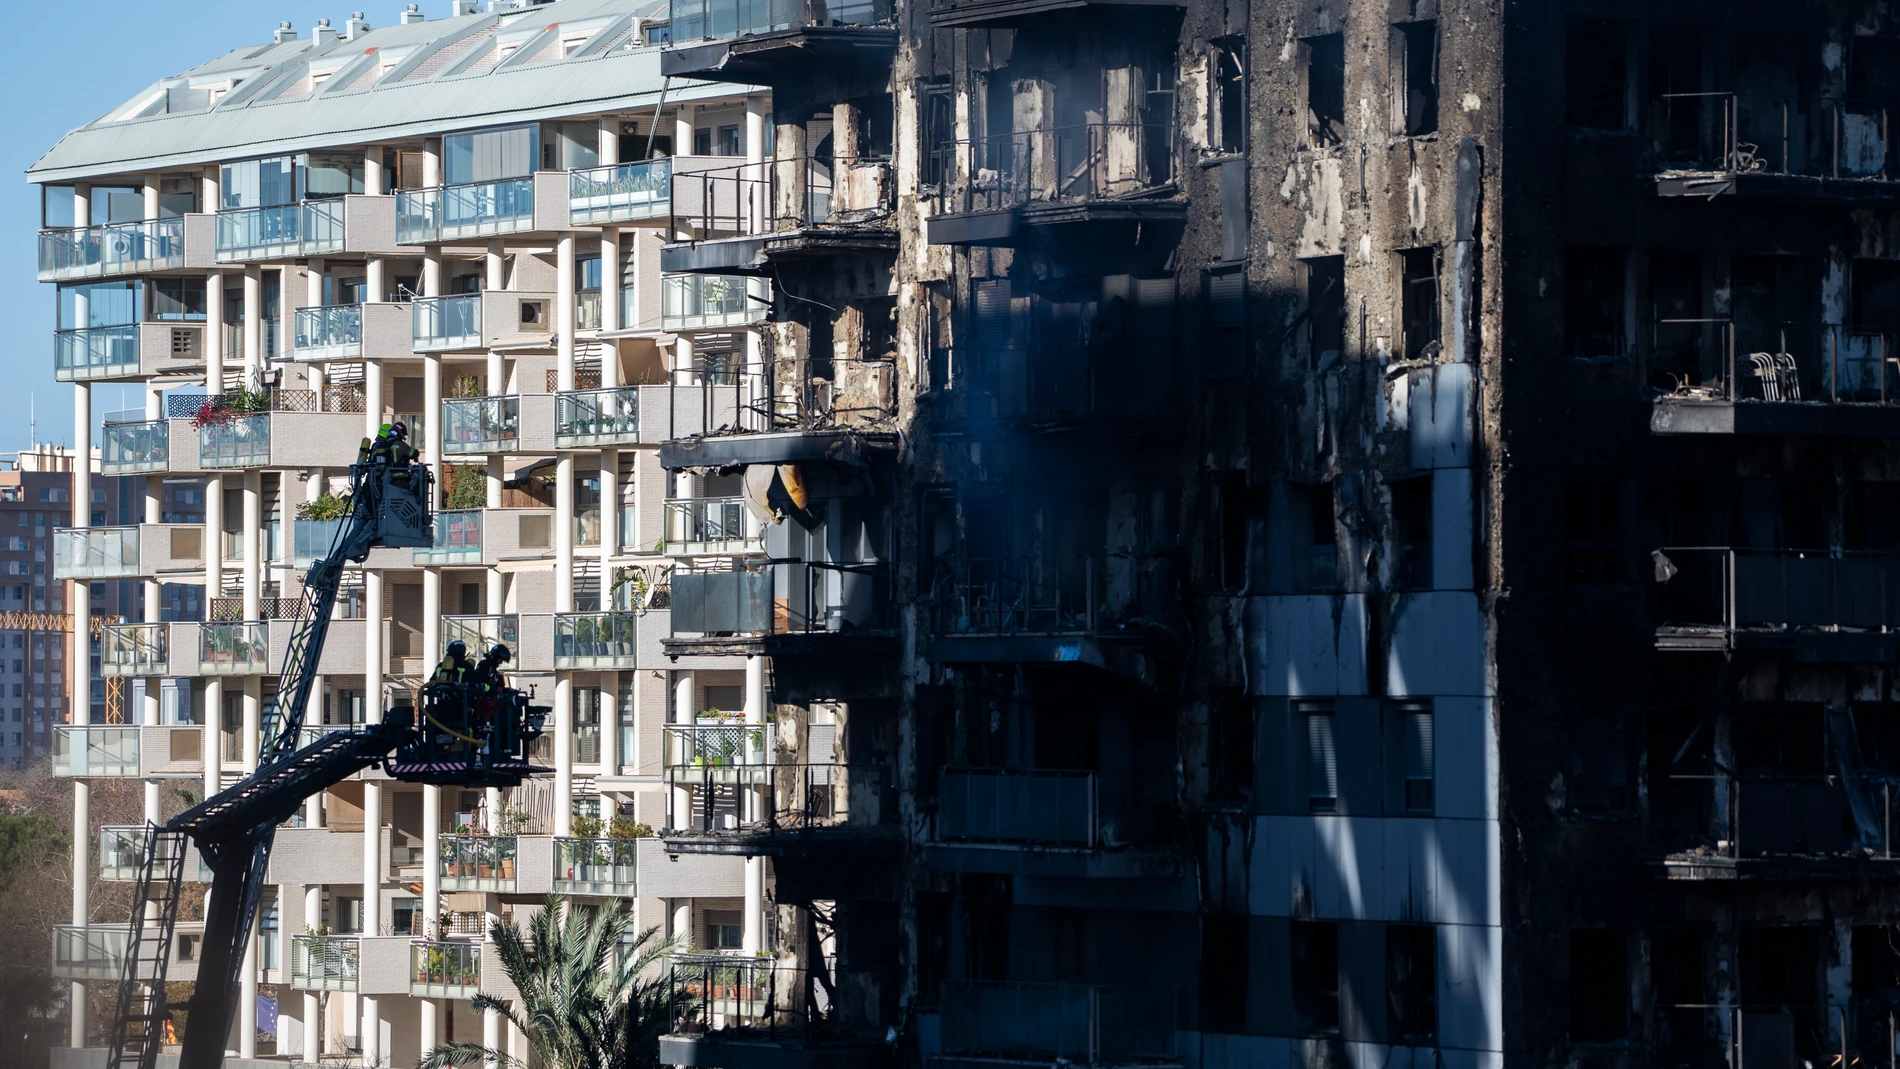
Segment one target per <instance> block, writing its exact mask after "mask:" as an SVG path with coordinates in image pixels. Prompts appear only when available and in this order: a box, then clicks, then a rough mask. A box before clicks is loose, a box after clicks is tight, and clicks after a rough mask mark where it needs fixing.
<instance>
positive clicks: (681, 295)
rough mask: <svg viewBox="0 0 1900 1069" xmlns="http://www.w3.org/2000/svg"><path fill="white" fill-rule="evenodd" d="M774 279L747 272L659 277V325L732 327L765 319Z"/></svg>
mask: <svg viewBox="0 0 1900 1069" xmlns="http://www.w3.org/2000/svg"><path fill="white" fill-rule="evenodd" d="M771 310H772V283H771V282H769V281H767V280H766V279H763V278H753V277H748V276H744V275H695V274H678V275H666V276H663V277H662V278H661V279H660V329H661V330H665V331H668V332H671V333H680V332H682V331H690V330H730V329H732V328H734V327H746V326H751V325H753V324H755V323H763V322H765V317H766V314H767V313H768V312H770V311H771Z"/></svg>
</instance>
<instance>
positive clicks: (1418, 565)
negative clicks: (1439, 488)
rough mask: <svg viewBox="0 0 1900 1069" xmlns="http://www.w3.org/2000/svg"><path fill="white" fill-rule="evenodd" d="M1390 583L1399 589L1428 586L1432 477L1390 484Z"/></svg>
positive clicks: (1427, 476)
mask: <svg viewBox="0 0 1900 1069" xmlns="http://www.w3.org/2000/svg"><path fill="white" fill-rule="evenodd" d="M1388 489H1389V490H1390V492H1391V494H1392V582H1393V584H1394V585H1395V586H1397V587H1399V588H1400V589H1407V590H1425V589H1429V588H1430V587H1431V585H1432V476H1431V474H1430V473H1429V472H1428V473H1426V474H1424V475H1420V476H1417V477H1415V478H1411V479H1405V480H1402V481H1400V482H1395V483H1393V484H1391V485H1390V486H1389V487H1388Z"/></svg>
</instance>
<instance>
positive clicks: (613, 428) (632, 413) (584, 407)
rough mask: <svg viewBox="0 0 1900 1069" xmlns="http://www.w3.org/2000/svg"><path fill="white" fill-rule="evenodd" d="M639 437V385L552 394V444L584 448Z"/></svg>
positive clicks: (623, 443)
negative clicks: (553, 395) (553, 396)
mask: <svg viewBox="0 0 1900 1069" xmlns="http://www.w3.org/2000/svg"><path fill="white" fill-rule="evenodd" d="M639 440H640V387H638V386H616V387H612V388H609V389H604V390H572V391H569V392H567V393H562V394H557V395H555V398H554V445H555V447H556V448H559V449H586V448H590V447H595V446H603V445H632V444H634V443H636V442H638V441H639Z"/></svg>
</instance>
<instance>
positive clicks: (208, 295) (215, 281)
mask: <svg viewBox="0 0 1900 1069" xmlns="http://www.w3.org/2000/svg"><path fill="white" fill-rule="evenodd" d="M204 338H205V340H204V350H205V392H207V393H223V392H224V359H225V352H224V275H223V274H222V273H220V272H217V271H212V272H210V273H208V274H206V275H205V336H204Z"/></svg>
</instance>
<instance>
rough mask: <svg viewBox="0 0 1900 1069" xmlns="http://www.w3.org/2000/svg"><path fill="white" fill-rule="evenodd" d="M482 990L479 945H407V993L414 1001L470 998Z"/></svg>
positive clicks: (431, 943) (423, 942)
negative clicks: (414, 997)
mask: <svg viewBox="0 0 1900 1069" xmlns="http://www.w3.org/2000/svg"><path fill="white" fill-rule="evenodd" d="M481 989H482V948H481V944H479V943H451V942H431V941H428V940H422V939H418V940H416V941H415V942H413V943H411V944H409V993H410V994H411V995H414V996H416V997H417V998H473V997H474V996H475V995H476V994H477V993H479V992H480V991H481Z"/></svg>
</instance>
